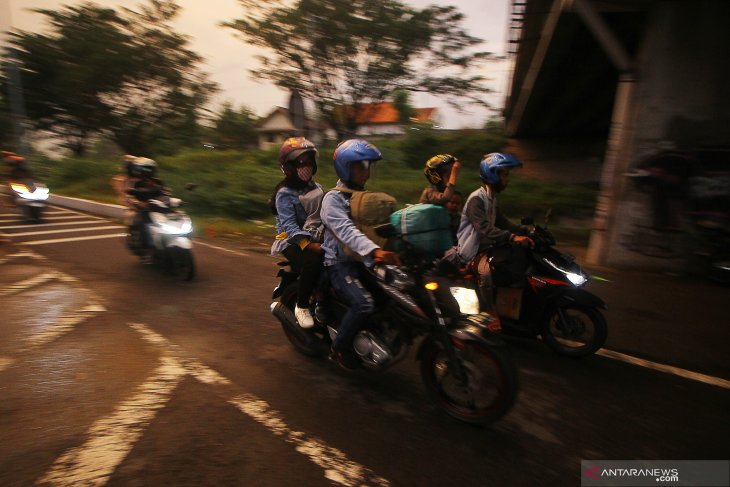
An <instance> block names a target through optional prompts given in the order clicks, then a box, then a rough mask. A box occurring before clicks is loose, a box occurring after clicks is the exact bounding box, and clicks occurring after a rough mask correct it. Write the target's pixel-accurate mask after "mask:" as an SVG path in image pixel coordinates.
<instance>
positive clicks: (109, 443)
mask: <svg viewBox="0 0 730 487" xmlns="http://www.w3.org/2000/svg"><path fill="white" fill-rule="evenodd" d="M161 362H162V363H161V364H160V366H159V367H158V368H157V369H156V370H155V373H154V374H153V375H152V377H150V378H149V379H148V380H147V382H145V383H144V384H142V385H141V386H138V387H137V388H136V389H135V391H134V394H133V395H132V397H130V398H129V399H127V400H125V401H124V402H123V403H121V404H120V405H119V406H118V407H117V408H116V410H115V411H114V412H113V413H112V414H111V415H110V416H108V417H106V418H103V419H101V420H99V421H97V422H96V423H94V424H93V425H92V426H91V428H89V430H88V431H87V436H88V440H87V441H86V442H85V443H84V444H83V445H81V446H80V447H77V448H73V449H71V450H69V451H67V452H66V453H65V454H63V455H62V456H61V457H59V458H58V459H57V460H56V461H55V462H54V463H53V465H52V466H51V469H50V470H49V471H48V472H47V473H46V475H44V476H43V477H42V478H41V479H39V480H38V482H36V483H48V484H51V485H55V486H69V487H71V486H78V485H84V486H97V485H99V486H100V485H104V484H106V483H107V481H108V480H109V477H111V475H112V473H113V472H114V470H115V469H116V468H117V466H118V465H119V464H120V463H121V462H122V461H123V460H124V458H125V457H126V456H127V454H128V453H129V452H130V451H131V450H132V448H133V447H134V445H135V443H136V442H137V440H139V438H140V437H141V436H142V434H143V433H144V431H145V429H146V428H147V426H149V424H150V423H151V422H152V420H153V419H154V418H155V416H156V415H157V412H158V411H159V410H160V409H162V408H163V407H164V406H165V404H167V402H168V401H169V400H170V396H171V395H172V392H173V391H174V390H175V388H176V387H177V386H178V384H179V383H180V381H181V380H182V378H183V377H184V376H185V375H186V374H187V371H186V370H185V369H184V368H182V367H181V366H180V365H179V364H178V362H177V361H176V360H174V359H172V358H170V357H164V356H163V357H162V358H161Z"/></svg>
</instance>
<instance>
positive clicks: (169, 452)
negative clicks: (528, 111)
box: [0, 206, 730, 486]
mask: <svg viewBox="0 0 730 487" xmlns="http://www.w3.org/2000/svg"><path fill="white" fill-rule="evenodd" d="M0 215H2V216H0V233H2V234H4V235H5V236H6V238H7V239H9V242H5V243H0V310H1V312H2V315H1V316H2V318H1V319H0V485H3V486H27V485H34V484H39V485H74V486H75V485H114V486H117V485H119V486H138V485H139V486H147V485H174V486H193V485H196V486H197V485H216V486H222V485H246V486H248V485H255V486H269V485H270V486H284V485H286V486H289V485H292V486H300V485H306V486H310V485H312V486H316V485H345V486H349V485H353V486H354V485H393V486H481V485H484V486H502V485H504V486H515V485H517V486H519V485H529V486H534V485H559V486H563V485H580V478H581V477H580V476H581V471H580V461H581V459H586V460H589V459H590V460H596V459H606V460H626V459H646V460H661V459H675V460H678V459H705V460H710V459H723V460H725V459H728V458H730V447H728V441H727V439H728V438H729V437H730V421H729V418H728V411H730V390H729V389H728V388H729V387H730V382H728V379H730V360H729V359H728V354H727V343H728V331H727V324H728V320H727V315H726V313H725V312H724V304H725V303H726V302H727V297H728V293H727V288H719V287H716V286H713V285H711V284H708V283H704V282H702V281H696V280H686V279H683V278H678V277H670V276H661V275H655V274H642V273H626V272H618V271H613V270H610V269H599V270H596V272H600V273H601V275H603V276H605V277H608V278H610V279H611V280H612V281H613V282H611V283H600V282H594V283H592V284H591V287H592V290H593V291H594V292H596V293H597V294H599V295H601V296H602V297H603V298H604V299H605V300H606V301H607V302H608V303H609V306H610V309H609V311H608V312H607V313H606V317H607V319H608V323H609V339H608V342H607V344H606V348H607V349H609V350H614V351H618V352H621V353H622V354H624V355H620V356H616V357H618V358H620V359H621V360H617V359H616V358H615V357H614V358H612V357H609V356H603V355H599V356H593V357H589V358H587V359H582V360H571V359H564V358H561V357H558V356H556V355H555V354H554V353H552V352H551V351H550V350H549V349H548V348H547V347H545V346H544V345H542V344H541V343H539V342H536V341H525V340H515V339H511V340H510V341H509V350H510V353H511V355H512V357H513V358H514V360H515V362H516V363H517V365H518V368H519V375H520V380H521V385H522V388H521V392H520V395H519V397H518V400H517V404H516V406H515V407H514V409H513V410H512V411H511V412H510V413H509V414H508V415H507V416H506V417H505V418H503V419H502V420H501V421H500V422H498V423H496V424H494V425H492V426H491V427H488V428H477V427H472V426H468V425H464V424H460V423H458V422H456V421H454V420H451V419H449V418H448V417H446V416H445V415H444V414H442V413H441V412H440V411H439V410H438V409H437V408H436V407H435V406H434V405H433V404H432V403H430V402H429V400H428V398H427V396H426V394H425V391H424V389H423V387H422V385H421V383H420V378H419V376H418V367H417V362H415V361H414V360H407V361H405V362H402V363H401V364H399V365H398V366H396V367H395V368H394V369H392V370H390V371H388V372H387V373H385V374H379V375H377V374H372V373H368V372H365V371H357V372H352V373H348V372H345V371H342V370H340V369H338V368H337V367H335V366H334V365H332V364H331V363H329V362H327V361H324V360H314V359H309V358H306V357H303V356H301V355H299V354H297V353H296V352H295V351H294V350H293V348H292V347H291V346H290V345H289V344H288V342H287V340H286V338H285V336H284V334H283V333H282V331H281V329H280V327H279V325H278V322H277V321H276V320H275V319H274V318H273V317H272V316H271V315H270V313H269V304H270V302H271V299H270V298H271V291H272V289H273V287H274V285H275V274H276V270H277V268H276V266H275V262H276V261H275V260H274V259H272V258H271V257H269V256H267V255H265V254H262V253H258V252H253V251H250V250H236V249H235V248H234V246H233V245H232V244H231V245H229V244H218V245H219V246H222V247H226V248H228V249H229V250H228V251H226V250H221V249H218V248H213V247H210V246H206V245H203V242H196V245H195V247H194V249H193V252H194V255H195V258H196V263H197V267H198V276H197V277H196V279H195V280H194V281H192V282H190V283H181V282H177V281H175V279H174V278H172V277H171V276H168V275H165V274H164V273H162V272H160V271H159V270H158V269H156V268H154V267H151V266H144V265H141V264H139V263H138V262H137V261H136V258H135V257H133V256H132V255H130V254H129V253H128V252H127V251H126V249H125V247H124V240H123V238H121V237H119V236H118V235H120V234H123V233H124V229H123V228H120V227H118V226H117V224H116V223H114V222H110V221H107V220H103V219H96V218H93V217H90V216H88V215H81V214H78V213H73V212H69V211H67V210H63V209H51V212H49V213H48V214H47V217H48V219H47V220H46V222H45V223H43V224H39V225H34V226H31V227H26V226H24V224H23V223H22V222H19V221H18V219H17V217H15V216H14V215H13V210H12V209H11V208H9V207H7V206H6V207H0ZM51 218H53V219H51ZM51 232H54V233H51ZM87 237H93V238H92V239H87ZM607 355H608V353H607ZM626 356H629V358H627V357H626ZM631 357H638V358H641V359H645V360H646V361H645V362H636V361H634V362H633V363H631V362H630V361H631V360H633V359H632V358H631ZM626 360H629V362H627V361H626ZM657 364H663V365H668V366H673V367H676V370H675V369H671V370H669V369H667V370H655V369H652V368H651V367H659V366H658V365H657ZM660 368H661V367H660ZM689 372H696V373H699V374H704V375H694V376H690V377H685V376H682V374H684V375H688V373H689ZM677 374H680V375H677Z"/></svg>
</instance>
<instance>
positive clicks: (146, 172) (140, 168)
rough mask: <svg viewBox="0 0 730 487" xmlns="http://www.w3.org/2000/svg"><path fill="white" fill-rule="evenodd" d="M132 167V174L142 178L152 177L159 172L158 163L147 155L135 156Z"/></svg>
mask: <svg viewBox="0 0 730 487" xmlns="http://www.w3.org/2000/svg"><path fill="white" fill-rule="evenodd" d="M131 167H132V175H133V176H137V177H140V178H151V177H154V176H155V175H156V174H157V163H156V162H155V161H154V160H152V159H148V158H146V157H135V159H134V161H133V162H132V166H131Z"/></svg>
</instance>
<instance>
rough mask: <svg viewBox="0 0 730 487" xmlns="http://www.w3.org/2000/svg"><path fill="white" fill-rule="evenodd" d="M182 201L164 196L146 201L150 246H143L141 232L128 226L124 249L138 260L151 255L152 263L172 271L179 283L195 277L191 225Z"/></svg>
mask: <svg viewBox="0 0 730 487" xmlns="http://www.w3.org/2000/svg"><path fill="white" fill-rule="evenodd" d="M182 204H183V201H182V200H181V199H179V198H172V197H170V196H169V192H168V194H167V195H163V196H160V197H159V198H156V199H151V200H148V201H147V212H148V215H149V222H146V223H144V225H145V227H146V231H147V232H148V236H149V241H150V242H151V246H147V245H145V243H144V239H143V238H142V235H141V232H140V231H139V230H138V229H135V226H134V224H133V223H132V224H130V226H129V231H128V233H127V247H128V248H129V250H130V251H131V252H132V253H133V254H135V255H138V256H140V257H144V256H149V255H150V254H151V257H152V261H153V263H154V264H157V265H160V266H163V267H166V268H169V269H172V271H173V272H174V274H175V276H177V277H178V278H179V279H180V280H183V281H189V280H191V279H192V278H193V277H195V262H194V260H193V253H192V248H193V243H192V241H191V239H190V236H191V235H192V233H193V224H192V221H191V220H190V217H189V216H188V215H187V213H185V212H184V211H183V210H182V209H180V206H181V205H182Z"/></svg>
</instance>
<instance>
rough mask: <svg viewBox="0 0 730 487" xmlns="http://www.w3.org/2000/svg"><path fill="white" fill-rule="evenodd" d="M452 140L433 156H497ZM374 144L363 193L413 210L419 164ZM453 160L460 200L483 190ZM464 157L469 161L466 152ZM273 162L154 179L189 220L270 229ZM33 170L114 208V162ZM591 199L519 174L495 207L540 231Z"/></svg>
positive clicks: (271, 157)
mask: <svg viewBox="0 0 730 487" xmlns="http://www.w3.org/2000/svg"><path fill="white" fill-rule="evenodd" d="M452 137H453V138H452V139H450V140H451V146H448V145H443V146H439V147H436V148H435V151H434V153H438V152H447V150H446V148H447V147H449V149H448V150H451V147H456V148H458V147H459V146H460V144H462V145H463V146H465V147H471V146H472V145H474V144H476V145H477V146H478V147H479V150H478V152H475V153H482V152H484V151H488V150H496V149H498V147H497V146H495V147H492V148H490V147H489V146H488V144H489V143H496V142H495V141H492V140H491V139H489V138H486V137H485V136H484V135H483V134H482V135H481V136H479V135H477V134H472V135H466V136H462V139H463V140H461V142H459V141H460V139H459V138H458V137H457V136H452ZM480 137H481V138H480ZM472 138H473V140H472ZM447 140H448V139H447ZM372 142H373V143H374V144H375V145H376V146H377V147H378V148H379V149H380V150H381V152H382V153H383V160H382V161H380V162H379V163H378V164H377V165H376V168H375V171H374V173H373V176H372V179H371V180H370V182H369V183H368V189H369V190H372V191H384V192H386V193H389V194H392V195H393V196H395V198H396V199H397V200H398V203H399V205H400V206H403V205H405V204H406V203H415V202H417V201H418V198H419V196H420V194H421V192H422V191H423V188H425V187H426V185H427V181H426V179H425V177H424V176H423V172H422V171H421V165H420V164H422V162H421V163H420V164H419V165H418V166H417V167H411V166H410V165H409V163H407V162H406V158H405V156H406V155H407V154H408V151H409V149H408V148H407V147H408V146H407V145H406V144H405V142H406V141H404V140H397V139H382V140H377V139H373V140H372ZM333 150H334V147H322V148H320V151H319V165H318V172H317V175H316V177H315V178H316V180H317V181H318V182H319V183H320V184H322V186H323V187H324V188H325V189H330V188H332V187H334V185H335V183H336V181H337V176H336V175H335V172H334V168H333V165H332V163H331V161H332V152H333ZM475 150H476V149H475ZM453 152H454V153H455V154H456V155H457V156H458V157H460V158H461V159H462V170H461V172H460V174H459V180H458V185H457V187H458V189H459V190H460V191H461V193H462V194H463V196H464V198H465V199H466V197H467V196H468V195H469V194H470V193H471V192H472V191H474V190H475V189H477V188H478V187H479V186H480V184H481V181H480V179H479V161H480V160H481V154H480V155H479V157H474V158H471V157H469V158H467V157H465V156H464V155H462V154H461V153H459V152H457V151H456V150H454V151H453ZM463 152H464V153H467V151H466V150H464V151H463ZM276 157H277V150H275V149H272V150H268V151H258V150H256V151H236V150H228V151H220V150H188V151H183V152H180V153H179V154H177V155H175V156H171V157H160V158H158V159H157V161H158V163H159V165H160V177H161V178H162V180H163V181H164V182H165V183H166V184H167V185H168V186H170V187H171V188H172V189H173V191H174V193H175V194H176V195H177V196H179V197H181V198H183V199H184V200H186V201H187V202H188V206H187V211H189V212H190V213H191V214H193V215H195V216H197V217H204V218H219V219H220V218H223V219H230V220H239V221H241V220H246V219H252V218H253V219H259V220H266V221H268V220H270V218H271V213H270V210H269V208H268V205H267V202H268V200H269V197H270V196H271V193H272V191H273V189H274V186H275V185H276V184H277V183H278V182H279V181H280V180H281V178H282V174H281V171H280V170H279V165H278V163H277V160H276ZM424 161H425V159H424ZM31 162H32V167H33V169H34V171H35V172H36V173H37V174H38V176H39V177H40V179H41V180H43V181H44V182H46V183H47V184H48V185H49V187H50V188H51V191H52V192H56V193H60V194H66V195H69V196H78V197H87V198H93V199H97V200H100V201H106V202H115V195H114V194H113V193H112V190H111V186H110V179H111V177H112V176H113V175H114V174H115V173H116V172H117V170H118V167H119V164H118V162H117V161H112V160H107V161H101V160H90V159H76V158H72V159H64V160H61V161H54V160H50V159H46V158H34V159H33V160H32V161H31ZM189 182H193V183H196V184H197V185H198V188H197V189H196V190H195V191H193V192H186V191H184V188H185V185H186V183H189ZM597 194H598V184H597V183H591V184H572V185H567V184H564V183H549V182H542V181H537V180H532V179H524V178H522V177H521V173H520V171H519V170H517V171H514V172H513V173H512V177H511V178H510V186H509V188H508V189H507V190H506V191H505V192H504V193H502V194H500V196H499V201H500V205H501V206H502V208H503V211H504V212H505V214H506V215H507V216H508V217H509V218H511V219H512V220H513V221H519V219H520V218H522V217H524V216H533V217H534V218H535V221H536V222H537V223H541V222H542V221H543V218H544V215H545V212H546V211H547V210H548V209H550V208H552V209H553V215H554V221H559V220H560V218H561V217H570V218H588V217H590V216H591V215H592V213H593V209H594V206H595V201H596V197H597Z"/></svg>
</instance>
